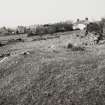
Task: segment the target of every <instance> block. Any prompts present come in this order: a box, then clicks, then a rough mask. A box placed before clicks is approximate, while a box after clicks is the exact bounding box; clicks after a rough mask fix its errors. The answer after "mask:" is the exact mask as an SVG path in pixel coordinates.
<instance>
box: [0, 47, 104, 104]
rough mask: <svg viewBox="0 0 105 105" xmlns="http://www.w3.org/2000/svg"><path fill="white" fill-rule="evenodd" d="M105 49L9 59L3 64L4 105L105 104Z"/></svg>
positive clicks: (1, 87)
mask: <svg viewBox="0 0 105 105" xmlns="http://www.w3.org/2000/svg"><path fill="white" fill-rule="evenodd" d="M104 48H105V47H102V48H101V47H99V48H97V49H98V50H93V51H89V52H88V51H85V52H72V51H70V50H64V49H62V51H61V50H59V51H58V52H48V51H44V50H40V49H37V48H36V49H35V50H34V51H33V52H31V54H30V55H19V56H17V57H12V58H9V60H8V61H6V62H4V63H3V64H0V105H105V101H104V100H105V66H104V65H105V54H104ZM94 49H95V48H94Z"/></svg>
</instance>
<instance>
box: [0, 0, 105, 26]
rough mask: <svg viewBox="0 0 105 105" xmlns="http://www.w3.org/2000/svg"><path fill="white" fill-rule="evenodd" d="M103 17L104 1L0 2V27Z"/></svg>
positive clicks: (32, 0)
mask: <svg viewBox="0 0 105 105" xmlns="http://www.w3.org/2000/svg"><path fill="white" fill-rule="evenodd" d="M103 16H105V0H0V26H4V25H5V26H10V27H12V26H17V25H31V24H38V23H39V24H44V23H53V22H57V21H65V20H74V19H76V18H85V17H89V18H90V19H99V18H100V17H103Z"/></svg>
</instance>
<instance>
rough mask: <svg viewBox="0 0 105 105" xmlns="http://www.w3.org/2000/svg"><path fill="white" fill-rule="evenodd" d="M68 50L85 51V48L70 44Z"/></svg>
mask: <svg viewBox="0 0 105 105" xmlns="http://www.w3.org/2000/svg"><path fill="white" fill-rule="evenodd" d="M67 48H69V49H71V50H72V51H84V50H85V49H84V47H82V46H74V45H73V44H71V43H69V44H68V45H67Z"/></svg>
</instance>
